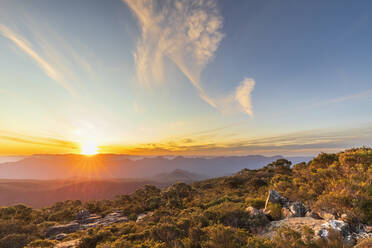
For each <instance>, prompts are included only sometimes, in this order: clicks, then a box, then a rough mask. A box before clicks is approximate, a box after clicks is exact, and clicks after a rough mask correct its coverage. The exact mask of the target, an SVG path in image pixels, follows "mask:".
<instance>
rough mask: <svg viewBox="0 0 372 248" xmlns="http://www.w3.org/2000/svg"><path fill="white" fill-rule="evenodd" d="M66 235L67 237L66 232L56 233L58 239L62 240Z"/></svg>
mask: <svg viewBox="0 0 372 248" xmlns="http://www.w3.org/2000/svg"><path fill="white" fill-rule="evenodd" d="M66 237H67V234H66V233H60V234H57V235H56V240H58V241H61V240H63V239H64V238H66Z"/></svg>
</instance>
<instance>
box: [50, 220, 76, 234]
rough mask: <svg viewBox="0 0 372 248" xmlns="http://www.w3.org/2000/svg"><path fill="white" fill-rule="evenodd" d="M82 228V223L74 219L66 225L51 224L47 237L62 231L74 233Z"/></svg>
mask: <svg viewBox="0 0 372 248" xmlns="http://www.w3.org/2000/svg"><path fill="white" fill-rule="evenodd" d="M79 229H80V224H79V223H78V222H77V221H73V222H71V223H69V224H66V225H57V226H51V227H49V228H48V229H47V231H46V236H47V237H52V236H55V235H57V234H60V233H73V232H76V231H78V230H79Z"/></svg>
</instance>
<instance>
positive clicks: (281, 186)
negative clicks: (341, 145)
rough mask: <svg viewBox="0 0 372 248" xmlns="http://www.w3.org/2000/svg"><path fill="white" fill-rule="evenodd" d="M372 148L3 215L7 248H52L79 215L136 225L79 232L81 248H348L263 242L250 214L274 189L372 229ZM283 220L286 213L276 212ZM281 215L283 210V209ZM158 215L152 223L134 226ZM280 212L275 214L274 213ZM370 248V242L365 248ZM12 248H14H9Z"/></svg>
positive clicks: (307, 233)
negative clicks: (54, 234)
mask: <svg viewBox="0 0 372 248" xmlns="http://www.w3.org/2000/svg"><path fill="white" fill-rule="evenodd" d="M371 180H372V149H369V148H360V149H350V150H347V151H345V152H341V153H338V154H325V153H322V154H320V155H319V156H317V157H316V158H314V159H313V160H312V161H310V162H308V163H301V164H297V165H294V166H293V167H292V166H291V163H290V162H289V161H287V160H284V159H280V160H278V161H275V162H273V163H271V164H269V165H267V166H265V167H263V168H262V169H258V170H248V169H244V170H242V171H240V172H238V173H236V174H234V175H232V176H228V177H221V178H214V179H209V180H204V181H201V182H196V183H193V184H192V185H187V184H184V183H177V184H174V185H172V186H170V187H168V188H167V189H165V190H160V189H158V188H156V187H154V186H145V187H144V188H142V189H139V190H137V191H136V192H135V193H133V194H131V195H121V196H118V197H117V198H116V199H115V200H110V201H109V200H105V201H89V202H81V201H65V202H59V203H56V204H54V205H53V206H51V207H48V208H43V209H40V210H36V209H31V208H28V207H26V206H23V205H16V206H11V207H4V208H1V209H0V248H2V247H14V248H18V247H23V246H24V245H25V244H28V246H29V247H37V245H38V244H40V246H41V245H42V246H41V247H53V245H54V241H49V240H46V239H45V238H46V237H45V230H46V228H47V227H48V226H51V225H54V224H55V223H67V222H69V221H71V220H73V219H74V218H75V216H76V213H77V212H78V211H79V210H82V209H86V210H88V211H89V212H90V213H95V214H97V215H102V216H104V215H106V214H108V213H110V212H112V211H114V210H119V211H120V212H121V213H122V214H124V215H126V216H128V218H129V220H130V221H129V222H127V223H120V224H114V225H112V226H107V227H99V228H94V229H89V230H85V231H81V232H78V233H74V234H72V235H70V236H71V237H70V239H72V238H80V239H81V242H80V244H79V247H80V248H86V247H101V248H103V247H105V248H106V247H118V248H121V247H143V248H145V247H148V248H150V247H164V248H165V247H177V248H178V247H180V248H181V247H189V248H193V247H195V248H196V247H210V248H212V247H216V248H217V247H225V248H234V247H262V248H274V247H283V248H284V247H301V248H302V247H314V248H316V247H319V248H321V247H345V246H344V244H343V242H342V240H341V237H340V236H339V235H337V234H332V233H331V235H330V236H329V237H330V238H329V239H328V240H327V241H324V240H321V239H320V240H314V239H313V237H314V235H315V234H314V232H313V231H312V230H311V229H309V228H307V229H306V228H305V229H304V230H302V232H301V233H300V232H298V231H294V230H292V229H290V228H286V227H282V228H280V229H279V230H278V231H277V234H276V236H274V237H273V239H269V238H264V237H261V236H258V234H259V233H260V232H262V231H263V230H264V229H265V227H266V226H267V224H268V220H267V219H266V218H265V217H264V216H262V215H251V214H250V213H249V212H248V211H246V210H245V208H246V207H247V206H253V207H255V208H263V206H264V200H265V198H266V196H267V192H268V190H269V189H276V190H278V191H279V192H280V193H281V194H283V195H285V196H287V197H289V198H290V199H292V200H298V201H303V202H305V203H306V204H307V205H308V206H311V207H312V209H319V210H325V211H329V212H331V213H333V214H335V215H341V214H343V213H347V215H348V216H349V218H350V223H351V224H352V223H359V222H361V223H365V224H369V225H371V224H372V213H371V209H372V187H371V184H372V182H371ZM269 209H270V210H271V211H272V213H273V216H274V217H275V218H276V219H280V218H281V217H282V216H281V212H280V207H278V206H276V205H275V204H272V205H271V206H269ZM278 209H279V210H278ZM148 211H151V212H152V215H151V216H148V217H147V218H146V220H145V221H141V222H137V223H136V222H135V220H136V218H137V216H138V215H139V214H141V213H145V212H148ZM275 213H276V214H275ZM365 242H366V243H367V242H368V241H365ZM9 245H11V246H9Z"/></svg>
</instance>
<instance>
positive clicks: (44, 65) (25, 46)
mask: <svg viewBox="0 0 372 248" xmlns="http://www.w3.org/2000/svg"><path fill="white" fill-rule="evenodd" d="M0 34H1V35H3V36H4V37H6V38H7V39H9V40H10V41H12V42H13V43H14V44H15V45H16V46H17V47H18V48H20V49H21V50H22V51H24V52H25V53H26V54H27V55H29V56H30V57H31V58H32V59H33V60H34V61H35V62H36V63H37V64H38V66H39V67H40V68H41V69H42V70H43V71H44V73H45V74H46V75H47V76H48V77H49V78H51V79H53V80H54V81H56V82H57V83H58V84H60V85H61V86H62V87H63V88H65V89H66V90H67V91H68V92H69V93H70V94H71V95H75V92H74V90H73V88H72V86H71V85H70V84H69V83H68V82H66V80H64V79H63V76H62V75H61V73H60V72H59V71H58V70H57V69H56V68H55V67H54V66H52V64H51V63H49V62H48V61H47V60H46V59H44V58H43V57H42V56H41V55H40V54H38V53H37V52H36V51H35V50H34V49H33V48H32V46H31V44H30V42H29V41H28V40H26V39H25V38H24V37H22V36H21V35H20V34H17V33H16V32H14V31H13V30H11V29H10V28H8V27H7V26H5V25H2V24H0Z"/></svg>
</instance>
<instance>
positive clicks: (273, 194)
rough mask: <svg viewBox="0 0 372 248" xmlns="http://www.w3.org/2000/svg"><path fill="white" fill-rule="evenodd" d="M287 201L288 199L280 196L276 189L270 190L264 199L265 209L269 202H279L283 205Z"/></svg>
mask: <svg viewBox="0 0 372 248" xmlns="http://www.w3.org/2000/svg"><path fill="white" fill-rule="evenodd" d="M287 202H288V199H287V198H285V197H283V196H281V195H280V194H279V192H278V191H275V190H270V191H269V194H268V196H267V199H266V203H265V209H267V207H268V206H269V204H270V203H274V204H280V205H282V206H284V205H285V204H286V203H287Z"/></svg>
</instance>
